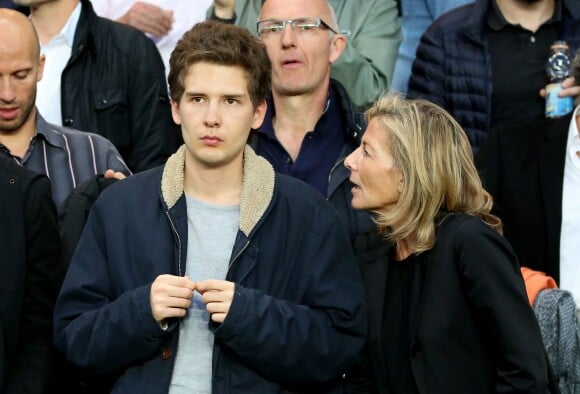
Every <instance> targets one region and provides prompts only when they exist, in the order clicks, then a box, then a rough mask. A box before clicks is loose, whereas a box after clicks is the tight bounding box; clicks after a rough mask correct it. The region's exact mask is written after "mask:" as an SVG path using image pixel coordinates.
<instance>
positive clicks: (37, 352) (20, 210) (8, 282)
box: [0, 157, 61, 394]
mask: <svg viewBox="0 0 580 394" xmlns="http://www.w3.org/2000/svg"><path fill="white" fill-rule="evenodd" d="M0 250H1V251H2V254H1V255H0V393H15V394H17V393H31V394H37V393H48V392H49V391H48V385H49V383H50V376H51V373H50V366H51V344H52V313H53V308H54V302H55V299H56V295H57V292H58V286H59V285H60V279H61V277H60V273H61V270H60V269H59V257H60V239H59V236H58V226H57V218H56V208H55V207H54V203H53V202H52V197H51V190H50V182H49V180H48V178H46V176H44V175H40V174H35V173H33V172H30V171H29V170H27V169H25V168H22V167H20V166H17V165H16V164H14V163H13V162H12V161H11V160H10V159H7V158H5V157H0Z"/></svg>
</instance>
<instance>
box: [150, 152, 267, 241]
mask: <svg viewBox="0 0 580 394" xmlns="http://www.w3.org/2000/svg"><path fill="white" fill-rule="evenodd" d="M185 150H186V147H185V145H182V146H181V147H180V148H179V149H178V150H177V152H175V153H174V154H173V155H172V156H171V157H170V158H169V159H167V163H166V164H165V168H164V169H163V176H162V178H161V194H162V196H163V199H164V200H165V203H166V204H167V207H168V208H172V207H173V206H174V205H175V203H176V202H177V200H179V198H180V197H181V196H182V195H183V182H184V174H185V171H184V168H185ZM274 180H275V176H274V169H273V168H272V166H271V165H270V163H268V161H267V160H266V159H264V158H263V157H261V156H258V155H257V154H256V153H255V152H254V151H253V150H252V148H250V147H249V146H247V145H246V148H245V150H244V175H243V178H242V196H241V201H240V230H241V231H242V232H243V233H244V234H245V235H246V236H249V234H250V232H251V231H252V229H253V228H254V227H255V226H256V224H257V223H258V221H259V220H260V219H261V218H262V216H263V215H264V212H266V209H267V208H268V205H269V204H270V201H271V200H272V197H273V195H274Z"/></svg>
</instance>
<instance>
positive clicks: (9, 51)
mask: <svg viewBox="0 0 580 394" xmlns="http://www.w3.org/2000/svg"><path fill="white" fill-rule="evenodd" d="M0 31H2V32H3V34H2V35H0V78H1V80H2V81H3V82H2V85H0V156H4V157H8V158H10V159H11V160H12V161H13V162H15V163H18V164H20V165H23V166H24V167H27V168H28V169H30V170H33V171H35V172H39V173H43V174H45V175H47V176H48V177H49V178H50V181H51V183H52V191H53V197H54V201H55V202H56V204H57V206H59V205H60V204H61V203H62V201H63V200H64V199H65V198H66V197H67V196H68V195H69V194H70V193H71V192H72V190H73V189H74V188H75V187H76V186H77V185H78V184H79V183H81V182H83V181H85V180H88V179H90V178H93V177H94V176H96V175H97V174H103V173H105V171H106V170H107V169H112V170H114V171H118V172H124V173H125V174H130V171H129V169H128V168H127V166H126V165H125V163H124V162H123V159H122V158H121V156H120V155H119V153H118V152H117V149H115V147H114V146H113V144H111V143H110V142H109V141H108V140H106V139H105V138H103V137H101V136H100V135H95V134H92V133H84V132H80V131H77V130H72V129H67V128H64V127H59V126H55V125H52V124H49V123H47V122H46V121H45V120H44V119H43V118H42V116H41V115H40V114H39V113H38V111H37V109H36V107H35V105H34V98H35V97H36V85H37V81H38V80H40V79H41V78H42V72H43V66H44V56H42V55H40V49H39V44H38V36H37V35H36V33H35V31H34V28H33V26H32V24H31V23H30V21H29V19H28V18H26V17H25V16H24V15H22V14H21V13H19V12H16V11H13V10H8V9H2V10H0ZM111 175H114V174H111ZM117 175H118V176H121V175H122V174H120V173H119V174H117Z"/></svg>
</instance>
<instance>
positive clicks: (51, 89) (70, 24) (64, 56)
mask: <svg viewBox="0 0 580 394" xmlns="http://www.w3.org/2000/svg"><path fill="white" fill-rule="evenodd" d="M80 16H81V3H78V4H77V6H76V7H75V9H74V11H73V12H72V14H71V16H70V17H69V18H68V21H67V22H66V24H65V25H64V27H63V28H62V30H61V31H60V33H59V34H58V35H56V36H54V37H53V38H52V40H50V42H48V43H47V44H45V45H42V44H41V45H40V53H41V54H43V55H44V56H45V57H46V60H45V63H44V72H43V74H42V79H41V80H40V81H39V82H38V85H37V93H36V107H37V108H38V112H40V114H41V115H42V116H43V117H44V119H46V121H48V122H49V123H53V124H56V125H59V126H62V109H61V94H60V81H61V75H62V71H63V70H64V68H65V67H66V65H67V63H68V61H69V59H70V55H71V52H72V46H73V41H74V38H75V31H76V29H77V24H78V22H79V17H80Z"/></svg>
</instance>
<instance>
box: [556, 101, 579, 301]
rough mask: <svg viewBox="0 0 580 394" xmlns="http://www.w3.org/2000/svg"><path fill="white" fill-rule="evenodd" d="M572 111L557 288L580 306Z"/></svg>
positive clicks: (575, 133) (576, 136)
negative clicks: (570, 295) (570, 296)
mask: <svg viewBox="0 0 580 394" xmlns="http://www.w3.org/2000/svg"><path fill="white" fill-rule="evenodd" d="M579 115H580V106H578V107H577V108H576V110H575V111H574V115H573V116H572V121H571V122H570V131H569V133H568V140H567V141H568V142H567V144H566V162H565V165H564V182H563V186H562V227H561V230H560V288H561V289H564V290H568V291H570V292H571V293H572V294H573V295H574V300H575V301H576V305H577V306H580V157H578V155H577V154H576V152H580V134H579V133H578V127H577V124H576V117H577V116H579Z"/></svg>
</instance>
